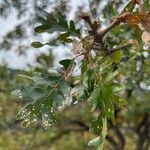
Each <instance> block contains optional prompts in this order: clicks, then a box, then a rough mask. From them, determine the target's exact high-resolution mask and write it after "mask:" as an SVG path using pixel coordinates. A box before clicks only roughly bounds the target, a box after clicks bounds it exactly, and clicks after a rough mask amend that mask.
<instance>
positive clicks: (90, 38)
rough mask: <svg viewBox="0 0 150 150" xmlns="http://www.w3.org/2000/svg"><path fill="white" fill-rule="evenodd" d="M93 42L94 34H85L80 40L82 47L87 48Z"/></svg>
mask: <svg viewBox="0 0 150 150" xmlns="http://www.w3.org/2000/svg"><path fill="white" fill-rule="evenodd" d="M93 43H94V36H91V35H89V36H86V37H85V38H84V39H83V41H82V46H83V48H84V49H86V50H89V49H90V48H91V47H92V45H93Z"/></svg>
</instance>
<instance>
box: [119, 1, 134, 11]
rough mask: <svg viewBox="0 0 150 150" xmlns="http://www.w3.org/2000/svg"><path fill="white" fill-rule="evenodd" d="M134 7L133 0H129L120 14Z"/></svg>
mask: <svg viewBox="0 0 150 150" xmlns="http://www.w3.org/2000/svg"><path fill="white" fill-rule="evenodd" d="M134 7H135V0H130V1H129V2H128V3H127V4H126V5H125V7H124V8H123V10H122V12H121V14H123V13H125V12H132V10H133V9H134Z"/></svg>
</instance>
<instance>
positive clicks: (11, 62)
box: [0, 0, 87, 69]
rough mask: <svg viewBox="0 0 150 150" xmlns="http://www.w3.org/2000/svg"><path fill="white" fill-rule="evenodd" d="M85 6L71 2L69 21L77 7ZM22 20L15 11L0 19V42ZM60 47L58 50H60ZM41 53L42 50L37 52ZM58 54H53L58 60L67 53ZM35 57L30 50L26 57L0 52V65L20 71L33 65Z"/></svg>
mask: <svg viewBox="0 0 150 150" xmlns="http://www.w3.org/2000/svg"><path fill="white" fill-rule="evenodd" d="M85 4H87V2H85V1H84V2H83V1H81V0H71V7H72V9H71V10H72V12H71V13H70V17H69V18H70V19H71V18H72V16H73V13H74V12H75V11H76V9H77V7H78V6H82V5H85ZM22 21H23V20H18V19H17V17H16V13H15V11H14V12H12V13H11V14H10V15H9V17H8V18H7V19H3V18H0V40H1V38H2V37H3V36H4V35H5V34H6V33H7V32H8V31H11V30H12V29H13V27H14V26H16V25H17V24H19V23H20V22H22ZM61 48H62V47H60V48H59V49H61ZM39 51H42V50H39ZM58 51H59V53H56V52H55V54H56V55H57V56H58V59H59V58H61V57H62V55H64V53H66V52H67V51H68V49H66V52H63V53H62V52H61V53H60V51H61V50H58ZM36 55H37V51H35V50H33V49H32V48H31V49H30V50H28V53H27V55H26V56H18V55H17V53H15V52H14V51H11V50H10V51H5V50H1V51H0V64H2V63H4V62H6V63H7V64H8V67H10V68H14V69H22V68H27V64H32V63H34V60H35V56H36Z"/></svg>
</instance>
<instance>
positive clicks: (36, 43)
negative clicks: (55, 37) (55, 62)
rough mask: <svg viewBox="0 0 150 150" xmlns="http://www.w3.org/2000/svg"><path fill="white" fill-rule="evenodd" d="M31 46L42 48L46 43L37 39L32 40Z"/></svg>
mask: <svg viewBox="0 0 150 150" xmlns="http://www.w3.org/2000/svg"><path fill="white" fill-rule="evenodd" d="M31 46H32V47H34V48H40V47H42V46H44V44H42V43H40V42H38V41H37V42H32V43H31Z"/></svg>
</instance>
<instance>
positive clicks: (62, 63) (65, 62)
mask: <svg viewBox="0 0 150 150" xmlns="http://www.w3.org/2000/svg"><path fill="white" fill-rule="evenodd" d="M59 63H60V64H61V65H62V66H63V67H64V69H65V70H67V69H68V67H69V66H70V65H71V63H72V59H64V60H61V61H60V62H59Z"/></svg>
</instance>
